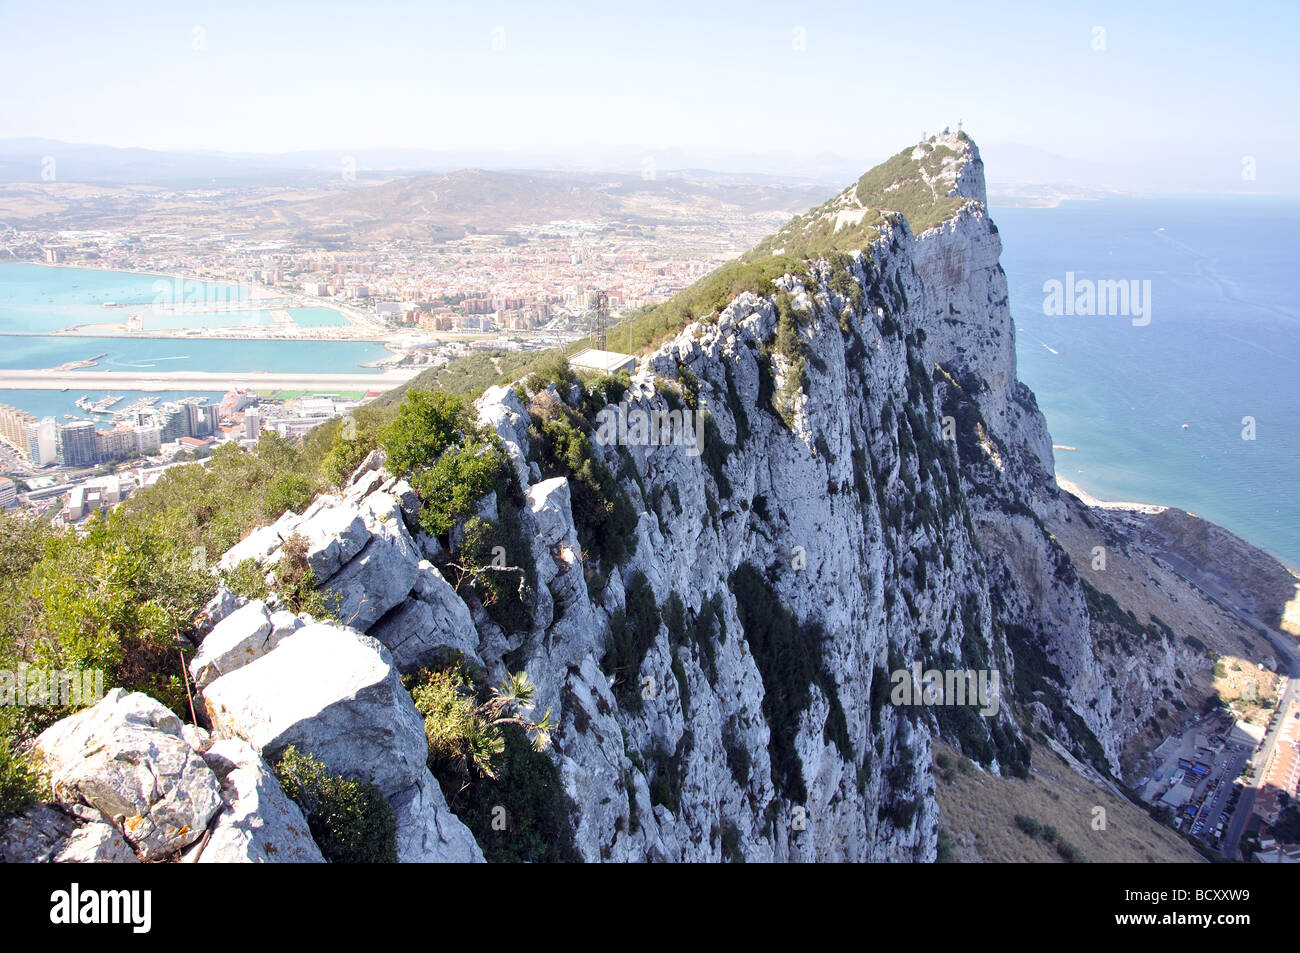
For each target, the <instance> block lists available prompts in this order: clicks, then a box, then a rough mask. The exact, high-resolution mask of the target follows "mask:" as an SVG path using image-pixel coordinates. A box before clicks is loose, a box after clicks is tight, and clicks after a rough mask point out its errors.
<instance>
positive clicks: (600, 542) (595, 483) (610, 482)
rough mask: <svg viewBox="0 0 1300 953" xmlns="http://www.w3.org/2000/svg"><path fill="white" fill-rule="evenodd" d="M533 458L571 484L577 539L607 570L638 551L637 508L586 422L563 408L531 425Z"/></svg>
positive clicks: (547, 475)
mask: <svg viewBox="0 0 1300 953" xmlns="http://www.w3.org/2000/svg"><path fill="white" fill-rule="evenodd" d="M528 438H529V459H530V460H531V461H532V462H534V463H536V464H537V465H538V468H539V469H540V470H541V471H542V476H543V477H544V478H546V479H551V478H553V477H557V476H562V477H566V478H567V479H568V481H569V492H570V494H571V506H572V509H573V519H574V522H575V524H576V525H577V530H578V541H579V542H580V543H581V544H582V548H583V550H584V551H586V552H587V553H589V554H591V555H594V556H595V557H596V558H597V560H598V561H599V563H600V565H601V567H602V568H603V569H605V570H608V569H610V568H612V567H614V566H616V565H619V564H621V563H623V562H624V561H626V560H627V558H628V557H630V556H631V555H632V554H633V553H635V552H636V544H637V541H636V524H637V514H636V509H635V507H633V505H632V501H631V499H630V498H629V497H628V495H627V493H626V492H625V491H624V490H623V488H622V487H621V486H619V483H618V480H617V479H616V478H615V477H614V474H613V473H612V472H611V471H610V469H609V467H608V466H606V465H605V463H604V461H602V460H601V459H600V458H598V457H596V456H595V454H594V451H593V449H592V445H591V439H590V438H589V437H588V436H587V434H586V433H584V432H583V426H582V422H581V421H580V420H578V419H577V418H576V417H575V415H574V414H573V412H572V411H571V410H569V408H568V407H566V406H563V405H561V406H560V407H558V408H556V410H555V412H554V413H553V414H551V415H550V416H545V417H537V416H535V417H534V418H533V420H532V423H531V424H530V425H529V427H528Z"/></svg>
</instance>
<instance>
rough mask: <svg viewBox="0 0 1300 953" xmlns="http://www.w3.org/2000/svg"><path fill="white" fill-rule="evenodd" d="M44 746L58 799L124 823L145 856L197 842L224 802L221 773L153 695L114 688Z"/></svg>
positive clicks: (47, 735) (45, 738) (56, 728)
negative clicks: (211, 766) (219, 779)
mask: <svg viewBox="0 0 1300 953" xmlns="http://www.w3.org/2000/svg"><path fill="white" fill-rule="evenodd" d="M37 747H38V750H39V751H40V752H41V755H42V757H43V759H44V763H45V767H46V769H47V770H48V771H49V773H50V777H51V780H52V782H53V785H54V794H55V797H56V799H57V800H58V801H60V802H62V803H65V804H78V803H84V804H87V805H89V806H91V807H93V808H95V809H96V810H98V811H99V812H100V813H101V814H103V815H104V816H105V817H107V818H111V819H114V820H115V821H117V822H118V823H120V825H121V831H122V833H123V834H124V836H125V837H126V840H127V841H129V842H130V844H131V846H132V847H134V848H135V850H136V851H137V852H138V853H139V855H140V857H141V859H143V860H158V859H161V858H164V857H167V856H168V855H170V854H172V853H174V852H176V851H178V850H180V849H181V848H183V847H185V846H187V845H189V844H191V843H193V842H194V841H195V840H197V839H198V838H199V837H200V836H201V835H202V834H203V832H204V830H205V829H206V828H207V825H208V821H210V820H211V819H212V816H213V815H214V814H216V812H217V811H218V810H219V809H220V807H221V804H222V801H221V790H220V786H219V785H218V782H217V778H216V775H214V774H213V773H212V771H211V769H209V768H208V766H207V765H206V764H204V762H203V759H202V758H201V757H200V756H199V755H198V754H197V753H196V752H195V751H194V750H193V749H192V748H191V747H190V746H189V744H187V743H186V741H185V740H184V738H183V737H182V736H181V723H180V719H178V718H177V717H176V716H175V715H173V714H172V713H171V712H170V711H168V710H167V709H166V708H164V707H163V706H162V705H160V704H159V703H158V702H156V701H154V700H153V699H152V698H149V697H148V696H147V695H142V694H139V693H135V694H127V693H126V692H124V691H122V690H121V689H114V690H113V691H110V692H109V693H108V694H107V695H105V696H104V699H103V700H102V701H101V702H100V703H99V704H97V705H96V706H95V707H93V708H88V709H86V710H84V711H81V712H78V713H77V714H76V715H73V716H72V717H70V718H65V719H64V720H63V721H60V722H58V723H56V724H54V725H52V726H51V727H50V728H48V729H46V731H45V732H44V733H42V734H41V736H40V737H39V738H38V739H37ZM88 836H89V835H88Z"/></svg>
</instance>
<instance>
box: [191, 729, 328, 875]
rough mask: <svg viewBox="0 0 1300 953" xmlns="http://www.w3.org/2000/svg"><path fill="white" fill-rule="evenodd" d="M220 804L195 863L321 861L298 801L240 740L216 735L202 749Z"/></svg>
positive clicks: (315, 862) (250, 748) (313, 862)
mask: <svg viewBox="0 0 1300 953" xmlns="http://www.w3.org/2000/svg"><path fill="white" fill-rule="evenodd" d="M204 760H205V761H206V762H207V763H208V766H209V767H211V768H212V769H213V771H214V773H215V774H216V775H217V777H218V778H220V779H221V793H222V796H223V797H224V799H225V801H226V806H225V807H224V808H223V809H222V811H221V813H220V814H218V815H217V818H216V821H215V823H214V824H213V826H212V833H211V836H210V838H209V840H208V842H207V844H206V845H205V846H204V848H203V852H202V853H201V854H200V855H199V858H198V862H199V863H200V864H231V863H254V864H265V863H299V864H320V863H324V862H325V858H324V857H322V856H321V852H320V848H319V847H317V846H316V842H315V841H314V840H312V836H311V831H310V830H309V829H308V827H307V819H306V818H305V817H303V814H302V811H301V810H300V809H299V808H298V805H297V804H295V803H294V802H293V801H291V800H289V798H287V797H286V796H285V794H284V791H282V790H281V788H280V782H279V781H278V780H277V779H276V777H275V775H274V774H272V773H271V772H270V770H268V769H267V767H266V764H265V762H263V761H262V759H261V758H260V757H259V756H258V754H257V752H256V751H254V750H253V748H252V747H251V746H250V745H248V744H247V743H245V742H242V741H237V740H227V741H218V742H217V743H216V744H214V745H213V746H212V747H211V748H209V749H208V751H207V753H206V754H205V755H204Z"/></svg>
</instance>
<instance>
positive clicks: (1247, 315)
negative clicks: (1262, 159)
mask: <svg viewBox="0 0 1300 953" xmlns="http://www.w3.org/2000/svg"><path fill="white" fill-rule="evenodd" d="M990 214H991V215H992V218H993V220H994V222H995V223H996V224H997V227H998V229H999V231H1000V233H1001V237H1002V244H1003V252H1002V266H1003V268H1004V270H1005V271H1006V274H1007V283H1008V286H1009V290H1010V295H1011V313H1012V316H1013V318H1014V319H1015V323H1016V331H1017V333H1016V353H1017V361H1018V368H1019V376H1020V379H1021V380H1023V381H1024V382H1025V383H1026V384H1028V385H1029V387H1030V388H1031V389H1032V390H1033V391H1034V394H1035V395H1036V397H1037V399H1038V404H1039V407H1040V408H1041V409H1042V411H1043V413H1044V415H1045V416H1046V418H1047V425H1048V428H1049V429H1050V431H1051V434H1052V441H1053V443H1054V444H1057V445H1058V447H1070V448H1073V449H1059V448H1058V449H1057V450H1056V452H1055V457H1056V471H1057V474H1058V475H1059V476H1060V477H1063V478H1065V479H1067V480H1070V481H1072V482H1074V483H1076V484H1078V485H1079V486H1080V487H1082V488H1083V489H1084V490H1086V491H1087V492H1088V493H1090V494H1092V495H1093V496H1096V497H1098V498H1100V499H1105V500H1117V501H1137V502H1147V503H1159V504H1165V505H1171V506H1177V507H1181V508H1182V509H1185V510H1188V511H1190V512H1193V513H1196V514H1198V515H1200V516H1202V517H1204V518H1206V519H1209V520H1212V521H1213V522H1216V523H1218V524H1220V525H1222V526H1224V527H1226V528H1227V529H1229V530H1231V531H1232V532H1233V533H1236V534H1237V535H1238V536H1241V537H1242V538H1244V539H1246V540H1248V541H1249V542H1251V543H1253V544H1255V545H1257V546H1259V547H1261V548H1262V549H1264V550H1266V551H1267V552H1269V553H1271V554H1272V555H1274V556H1275V557H1277V558H1279V559H1280V560H1282V561H1283V562H1284V563H1286V564H1287V565H1289V566H1290V567H1292V568H1293V569H1296V568H1300V478H1298V474H1300V470H1297V467H1298V466H1300V301H1298V300H1297V297H1296V290H1295V282H1294V279H1295V276H1296V274H1297V265H1298V264H1300V199H1295V198H1276V197H1263V196H1228V197H1195V198H1176V199H1175V198H1140V199H1139V198H1108V199H1102V200H1097V201H1065V202H1062V203H1061V204H1060V205H1059V206H1058V207H1055V208H1011V207H998V206H993V207H992V208H991V209H990ZM1117 280H1123V281H1127V282H1137V284H1136V285H1132V284H1130V285H1129V288H1130V291H1131V290H1133V289H1135V288H1136V290H1137V291H1138V292H1139V297H1140V298H1141V299H1142V302H1143V304H1144V305H1149V307H1147V308H1145V310H1146V313H1145V314H1140V315H1139V314H1136V313H1133V312H1134V309H1133V308H1132V302H1130V309H1129V311H1130V313H1129V314H1115V313H1111V314H1082V313H1079V312H1080V311H1088V310H1093V311H1097V310H1100V309H1098V308H1096V307H1093V308H1091V309H1089V308H1088V307H1087V306H1086V301H1082V302H1081V303H1082V304H1084V307H1082V308H1077V309H1064V310H1066V311H1068V310H1075V312H1076V313H1074V314H1068V313H1067V314H1060V313H1054V312H1059V311H1061V310H1063V309H1061V308H1059V307H1056V306H1054V304H1053V302H1052V301H1050V300H1049V298H1050V297H1051V292H1052V291H1053V290H1054V288H1053V286H1052V285H1051V284H1050V283H1051V282H1059V283H1060V284H1061V286H1062V287H1063V288H1064V287H1073V288H1074V289H1080V290H1081V289H1083V288H1084V287H1085V285H1084V284H1082V283H1086V282H1093V283H1097V282H1102V281H1117ZM1148 282H1149V284H1147V283H1148ZM1089 287H1094V288H1095V287H1096V285H1091V286H1089ZM1148 293H1149V300H1147V295H1148ZM1076 300H1078V299H1076ZM1113 303H1114V304H1120V303H1122V302H1120V301H1118V300H1117V301H1115V302H1113ZM1109 310H1111V311H1118V310H1120V308H1118V307H1112V308H1110V309H1109Z"/></svg>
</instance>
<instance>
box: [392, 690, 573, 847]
mask: <svg viewBox="0 0 1300 953" xmlns="http://www.w3.org/2000/svg"><path fill="white" fill-rule="evenodd" d="M411 698H412V700H413V701H414V702H415V707H416V708H417V709H418V710H419V711H420V713H421V714H423V715H424V730H425V736H426V737H427V738H428V740H429V770H430V771H432V772H433V774H434V776H435V777H436V778H437V779H438V783H439V784H440V785H441V787H442V791H443V793H444V794H445V795H446V797H447V802H448V805H449V806H450V807H451V809H452V811H453V812H455V814H456V815H457V816H458V817H459V818H460V819H461V820H462V821H463V822H464V823H465V824H466V826H468V827H469V829H470V831H471V832H473V834H474V837H475V839H476V840H477V841H478V843H479V846H480V847H482V848H483V853H484V855H485V856H486V857H487V859H488V860H492V861H531V862H546V861H569V860H576V859H577V852H576V850H575V849H574V846H573V832H572V828H571V827H570V825H569V820H568V814H569V809H570V804H569V800H568V797H567V796H566V795H565V793H564V785H563V783H562V781H561V779H560V774H559V771H558V770H557V769H556V767H555V765H554V763H552V761H551V760H550V758H548V757H547V756H546V754H544V753H543V751H542V750H541V749H542V748H543V747H544V746H545V740H546V738H547V737H549V732H550V730H551V729H552V728H553V727H554V726H553V725H552V724H551V722H550V712H547V714H546V716H545V717H544V718H543V719H542V720H541V721H540V722H535V721H529V720H528V719H525V718H522V717H520V716H519V715H518V714H517V709H519V708H523V709H529V708H531V699H532V689H531V685H530V684H529V683H528V681H527V679H526V678H525V677H524V676H522V675H517V676H513V677H512V678H511V679H510V680H508V681H507V683H506V684H505V685H504V686H502V690H501V691H498V692H495V693H493V694H492V696H491V697H489V698H487V699H486V700H483V699H482V697H481V696H480V695H479V694H477V693H476V692H475V689H474V687H473V685H472V684H471V682H470V680H469V679H468V678H467V676H466V675H465V674H464V672H462V671H460V670H456V669H449V670H444V671H425V672H423V673H421V674H420V675H418V676H417V677H416V678H415V680H414V685H413V687H412V689H411ZM503 700H504V701H503ZM530 733H531V734H532V735H533V736H534V737H533V740H532V741H531V742H530V739H529V735H530ZM503 824H504V827H503V826H502V825H503Z"/></svg>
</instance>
